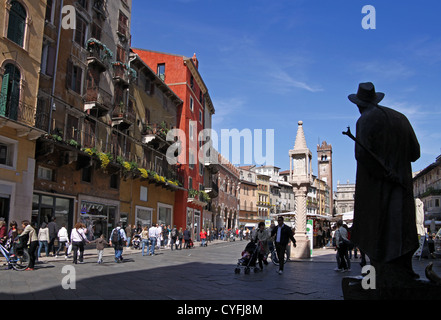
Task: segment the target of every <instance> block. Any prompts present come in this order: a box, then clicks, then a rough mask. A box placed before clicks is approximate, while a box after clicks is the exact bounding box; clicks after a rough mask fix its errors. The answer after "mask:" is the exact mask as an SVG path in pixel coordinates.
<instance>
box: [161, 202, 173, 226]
mask: <svg viewBox="0 0 441 320" xmlns="http://www.w3.org/2000/svg"><path fill="white" fill-rule="evenodd" d="M158 223H159V224H164V225H166V226H168V225H171V224H172V207H168V206H167V207H165V206H159V216H158Z"/></svg>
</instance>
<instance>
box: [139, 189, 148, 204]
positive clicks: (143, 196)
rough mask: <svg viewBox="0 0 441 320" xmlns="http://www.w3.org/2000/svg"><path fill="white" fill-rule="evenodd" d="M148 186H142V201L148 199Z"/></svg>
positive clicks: (140, 197)
mask: <svg viewBox="0 0 441 320" xmlns="http://www.w3.org/2000/svg"><path fill="white" fill-rule="evenodd" d="M147 191H148V190H147V187H142V186H141V190H140V195H139V200H141V201H147Z"/></svg>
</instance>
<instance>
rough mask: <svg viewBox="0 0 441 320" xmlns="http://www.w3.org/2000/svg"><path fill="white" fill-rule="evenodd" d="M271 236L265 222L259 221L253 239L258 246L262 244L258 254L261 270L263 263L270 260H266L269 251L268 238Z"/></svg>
mask: <svg viewBox="0 0 441 320" xmlns="http://www.w3.org/2000/svg"><path fill="white" fill-rule="evenodd" d="M270 238H271V235H270V233H269V232H268V229H265V222H263V221H261V222H259V225H258V228H257V232H256V234H255V238H254V239H253V241H254V242H256V243H257V245H258V246H260V250H259V253H258V256H257V257H258V259H259V268H260V270H263V263H265V265H267V264H268V262H267V261H266V257H267V256H268V253H269V247H268V240H269V239H270Z"/></svg>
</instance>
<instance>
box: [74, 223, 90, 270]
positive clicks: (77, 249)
mask: <svg viewBox="0 0 441 320" xmlns="http://www.w3.org/2000/svg"><path fill="white" fill-rule="evenodd" d="M84 229H85V228H84V225H83V224H82V223H81V222H77V223H76V224H75V226H74V228H73V229H72V231H71V233H70V242H71V243H72V251H73V261H72V262H73V263H74V264H78V263H80V264H81V263H84V262H83V255H84V245H85V244H86V243H89V240H87V237H86V233H85V231H84ZM78 253H79V254H80V255H79V256H78Z"/></svg>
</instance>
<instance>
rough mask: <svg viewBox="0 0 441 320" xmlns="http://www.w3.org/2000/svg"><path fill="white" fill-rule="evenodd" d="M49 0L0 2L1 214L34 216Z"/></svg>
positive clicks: (11, 217)
mask: <svg viewBox="0 0 441 320" xmlns="http://www.w3.org/2000/svg"><path fill="white" fill-rule="evenodd" d="M45 12H46V5H45V1H36V2H35V3H32V5H31V4H30V3H29V1H22V0H16V1H15V0H12V1H3V2H2V4H1V5H0V17H1V21H2V23H1V24H0V35H1V38H0V82H1V93H0V218H3V219H4V220H5V221H6V222H7V223H8V222H10V221H12V220H15V221H17V222H18V223H20V221H22V220H24V219H29V220H30V212H31V209H32V192H33V185H34V174H35V171H36V166H35V148H36V139H37V138H38V137H39V136H41V135H42V134H43V131H41V130H38V129H36V128H35V127H34V125H35V112H36V106H37V98H36V97H37V92H38V86H39V82H40V74H39V72H38V71H39V70H40V61H41V52H42V43H43V30H44V26H45Z"/></svg>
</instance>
